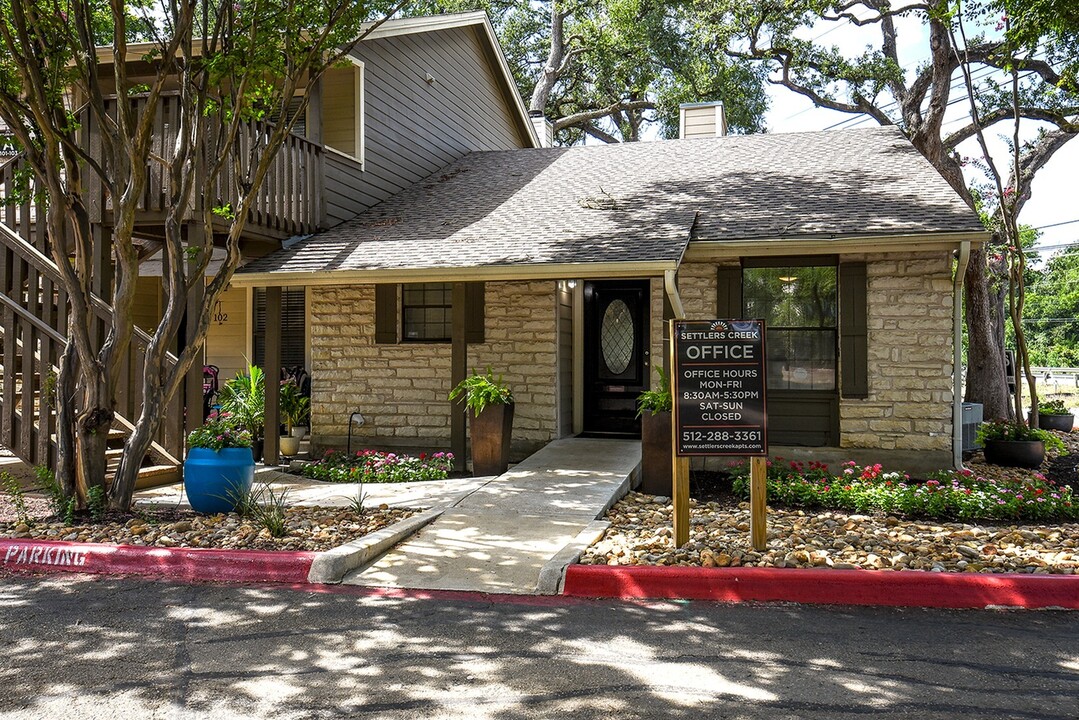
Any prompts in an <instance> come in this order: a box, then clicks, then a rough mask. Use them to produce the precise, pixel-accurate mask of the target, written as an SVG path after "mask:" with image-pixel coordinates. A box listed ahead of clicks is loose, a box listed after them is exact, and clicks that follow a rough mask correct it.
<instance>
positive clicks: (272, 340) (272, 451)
mask: <svg viewBox="0 0 1079 720" xmlns="http://www.w3.org/2000/svg"><path fill="white" fill-rule="evenodd" d="M263 365H265V366H266V367H265V368H263V370H264V372H265V373H266V429H265V431H264V434H265V442H264V443H263V446H262V454H263V462H265V463H266V464H267V465H276V464H277V460H278V450H279V448H280V444H281V443H280V441H281V432H280V428H279V426H280V425H281V405H280V400H281V288H280V287H268V288H266V359H265V361H264V362H263Z"/></svg>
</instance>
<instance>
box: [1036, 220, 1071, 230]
mask: <svg viewBox="0 0 1079 720" xmlns="http://www.w3.org/2000/svg"><path fill="white" fill-rule="evenodd" d="M1072 223H1079V218H1075V219H1074V220H1065V221H1064V222H1058V223H1053V224H1052V225H1039V226H1038V227H1036V228H1034V229H1035V230H1048V229H1049V228H1055V227H1060V226H1061V225H1071V224H1072Z"/></svg>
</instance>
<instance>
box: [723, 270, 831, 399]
mask: <svg viewBox="0 0 1079 720" xmlns="http://www.w3.org/2000/svg"><path fill="white" fill-rule="evenodd" d="M783 267H790V268H795V267H797V268H809V267H831V268H834V269H835V283H836V286H835V300H836V308H835V324H834V325H830V326H829V325H824V326H801V325H795V326H789V325H767V326H766V327H765V332H766V333H768V332H772V331H777V332H783V331H794V332H797V331H816V332H829V333H831V334H832V338H833V341H834V342H833V346H834V347H833V355H832V357H833V361H834V363H835V365H834V368H833V371H832V374H833V379H832V387H831V388H828V389H809V388H778V387H776V388H768V392H769V393H776V392H781V393H808V392H816V393H830V394H836V395H838V394H839V393H840V389H841V387H842V380H843V373H842V368H841V366H842V361H841V359H840V353H841V351H842V349H843V344H842V338H841V333H840V327H841V323H842V319H841V317H840V314H841V309H840V303H841V293H842V292H843V291H842V289H841V288H840V273H839V256H838V255H809V256H801V257H793V258H787V257H762V258H743V259H742V266H741V268H740V269H739V282H740V284H741V288H742V290H741V291H740V293H739V294H740V296H741V302H742V306H741V308H739V310H740V313H741V314H742V315H744V314H745V302H746V297H745V271H746V270H759V269H771V268H783Z"/></svg>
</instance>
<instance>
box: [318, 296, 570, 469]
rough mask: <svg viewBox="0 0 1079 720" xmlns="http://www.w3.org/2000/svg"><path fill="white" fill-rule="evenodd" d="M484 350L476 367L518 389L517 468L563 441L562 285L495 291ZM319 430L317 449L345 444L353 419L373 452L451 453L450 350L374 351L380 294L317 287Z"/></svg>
mask: <svg viewBox="0 0 1079 720" xmlns="http://www.w3.org/2000/svg"><path fill="white" fill-rule="evenodd" d="M485 296H486V297H485V304H486V309H485V321H484V322H485V324H484V333H485V338H484V339H485V342H484V343H482V344H473V345H469V346H468V368H469V371H471V370H472V369H473V368H475V369H477V370H479V371H481V372H482V371H483V370H485V369H486V368H487V367H488V366H490V367H491V369H492V371H493V372H494V374H495V375H498V374H502V375H503V377H504V379H505V381H506V383H508V384H509V385H510V387H511V388H512V389H513V392H514V396H515V398H516V408H515V410H514V420H513V447H514V452H513V454H514V456H515V459H520V458H521V457H523V456H524V455H527V454H528V453H530V452H532V451H534V450H535V449H537V448H539V447H541V446H542V445H544V444H545V443H547V442H549V441H551V440H552V439H554V438H555V437H557V403H556V396H555V392H556V391H555V388H556V369H557V366H556V359H555V352H556V334H555V283H554V281H536V282H489V283H487V286H486V293H485ZM310 298H311V302H310V308H309V310H310V323H311V377H312V384H311V403H312V412H311V422H312V428H311V432H312V438H313V440H314V441H315V443H316V445H320V446H327V445H330V446H337V445H343V444H344V442H343V439H342V438H344V437H345V436H347V434H348V419H349V415H350V414H351V413H352V412H355V411H357V410H358V411H360V412H362V413H363V414H364V417H365V419H366V421H367V422H366V424H365V425H364V426H363V427H361V428H356V429H355V430H354V441H353V444H354V445H355V444H356V443H355V437H359V438H361V441H366V444H367V445H374V446H388V447H408V448H415V449H419V450H439V449H448V448H449V442H450V404H449V401H448V400H447V399H446V396H447V394H448V393H449V391H450V344H449V343H400V344H396V345H390V344H376V343H375V341H374V327H375V288H374V286H373V285H351V286H332V287H313V288H311V295H310Z"/></svg>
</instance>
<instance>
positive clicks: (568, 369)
mask: <svg viewBox="0 0 1079 720" xmlns="http://www.w3.org/2000/svg"><path fill="white" fill-rule="evenodd" d="M572 434H573V291H572V290H570V289H569V287H568V286H565V287H560V288H559V290H558V436H559V437H566V436H567V435H572Z"/></svg>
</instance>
